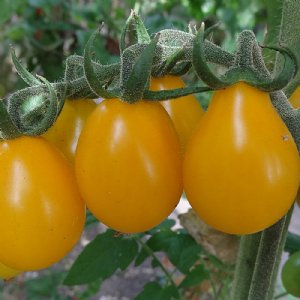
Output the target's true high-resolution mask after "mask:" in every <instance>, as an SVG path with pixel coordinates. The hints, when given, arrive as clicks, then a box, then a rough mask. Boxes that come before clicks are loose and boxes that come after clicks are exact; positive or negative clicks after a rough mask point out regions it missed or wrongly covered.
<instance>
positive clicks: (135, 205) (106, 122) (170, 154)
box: [75, 99, 182, 233]
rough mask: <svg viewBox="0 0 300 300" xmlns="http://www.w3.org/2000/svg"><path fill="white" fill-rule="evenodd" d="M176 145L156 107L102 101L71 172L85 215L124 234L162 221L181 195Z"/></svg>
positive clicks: (169, 124)
mask: <svg viewBox="0 0 300 300" xmlns="http://www.w3.org/2000/svg"><path fill="white" fill-rule="evenodd" d="M181 168H182V162H181V154H180V146H179V141H178V138H177V135H176V132H175V129H174V126H173V124H172V121H171V119H170V118H169V116H168V114H167V113H166V111H165V110H164V109H163V107H162V106H161V105H160V104H159V103H154V102H146V101H139V102H137V103H134V104H128V103H125V102H122V101H120V100H119V99H110V100H104V101H103V102H102V103H101V104H99V105H98V107H97V108H96V110H95V111H94V112H93V113H92V114H91V116H90V117H89V118H88V120H87V123H86V126H85V127H84V129H83V131H82V133H81V135H80V138H79V142H78V147H77V151H76V156H75V170H76V175H77V179H78V184H79V187H80V190H81V193H82V195H83V198H84V199H85V201H86V203H87V206H88V208H89V209H90V211H91V212H92V213H93V214H94V215H95V216H96V217H97V218H98V219H100V221H102V222H103V223H104V224H106V225H107V226H109V227H111V228H113V229H115V230H117V231H120V232H124V233H134V232H142V231H145V230H148V229H150V228H152V227H154V226H156V225H157V224H159V223H160V222H162V221H163V220H164V219H165V218H166V217H167V216H168V215H169V214H170V213H171V212H172V211H173V209H174V208H175V207H176V205H177V203H178V201H179V199H180V196H181V193H182V169H181Z"/></svg>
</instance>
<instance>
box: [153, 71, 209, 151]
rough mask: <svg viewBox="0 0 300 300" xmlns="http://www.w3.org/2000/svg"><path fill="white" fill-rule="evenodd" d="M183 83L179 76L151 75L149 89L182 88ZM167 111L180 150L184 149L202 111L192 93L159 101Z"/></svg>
mask: <svg viewBox="0 0 300 300" xmlns="http://www.w3.org/2000/svg"><path fill="white" fill-rule="evenodd" d="M183 87H185V84H184V82H183V80H182V79H181V78H180V77H179V76H171V75H166V76H163V77H152V78H151V83H150V90H153V91H159V90H170V89H177V88H183ZM159 103H160V104H161V105H162V106H163V107H164V108H165V110H166V111H167V112H168V114H169V116H170V118H171V119H172V121H173V124H174V126H175V129H176V132H177V134H178V137H179V141H180V145H181V150H182V152H183V153H184V149H185V147H186V144H187V142H188V140H189V139H190V137H191V136H192V134H193V132H194V130H195V128H196V126H197V124H198V122H199V120H200V118H201V117H202V116H203V114H204V111H203V110H202V107H201V105H200V104H199V102H198V100H197V99H196V97H195V96H194V95H188V96H183V97H180V98H177V99H172V100H165V101H160V102H159Z"/></svg>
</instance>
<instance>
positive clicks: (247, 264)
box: [231, 232, 261, 299]
mask: <svg viewBox="0 0 300 300" xmlns="http://www.w3.org/2000/svg"><path fill="white" fill-rule="evenodd" d="M260 239H261V232H258V233H256V234H251V235H244V236H242V237H241V240H240V249H239V253H238V258H237V263H236V269H235V274H236V276H235V277H234V281H233V288H232V291H231V298H232V299H247V298H248V294H249V288H250V283H251V279H252V274H253V270H254V264H255V260H256V256H257V251H258V246H259V242H260Z"/></svg>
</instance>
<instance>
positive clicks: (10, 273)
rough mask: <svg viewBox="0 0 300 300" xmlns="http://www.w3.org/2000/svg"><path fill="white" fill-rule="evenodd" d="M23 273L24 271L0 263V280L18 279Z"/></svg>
mask: <svg viewBox="0 0 300 300" xmlns="http://www.w3.org/2000/svg"><path fill="white" fill-rule="evenodd" d="M21 273H22V271H19V270H15V269H12V268H10V267H8V266H6V265H4V264H2V263H1V262H0V278H1V279H4V280H8V279H11V278H14V277H16V276H17V275H19V274H21Z"/></svg>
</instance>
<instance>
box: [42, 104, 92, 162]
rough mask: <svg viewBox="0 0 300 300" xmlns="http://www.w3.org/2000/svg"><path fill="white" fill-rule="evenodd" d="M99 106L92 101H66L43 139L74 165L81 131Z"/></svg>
mask: <svg viewBox="0 0 300 300" xmlns="http://www.w3.org/2000/svg"><path fill="white" fill-rule="evenodd" d="M96 106H97V104H96V103H95V102H94V101H93V100H90V99H76V100H66V101H65V104H64V107H63V109H62V111H61V113H60V115H59V117H58V118H57V120H56V121H55V123H54V124H53V126H52V127H51V128H49V130H48V131H47V132H46V133H44V135H43V137H45V138H46V139H47V140H49V141H50V142H51V143H52V144H54V145H55V146H56V147H57V148H58V149H60V150H61V151H62V152H63V153H64V155H65V156H66V157H67V158H68V159H69V160H70V161H71V162H72V163H73V162H74V158H75V151H76V147H77V142H78V138H79V135H80V133H81V130H82V128H83V126H84V124H85V121H86V119H87V118H88V116H89V115H90V114H91V112H92V111H93V110H94V109H95V108H96Z"/></svg>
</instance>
